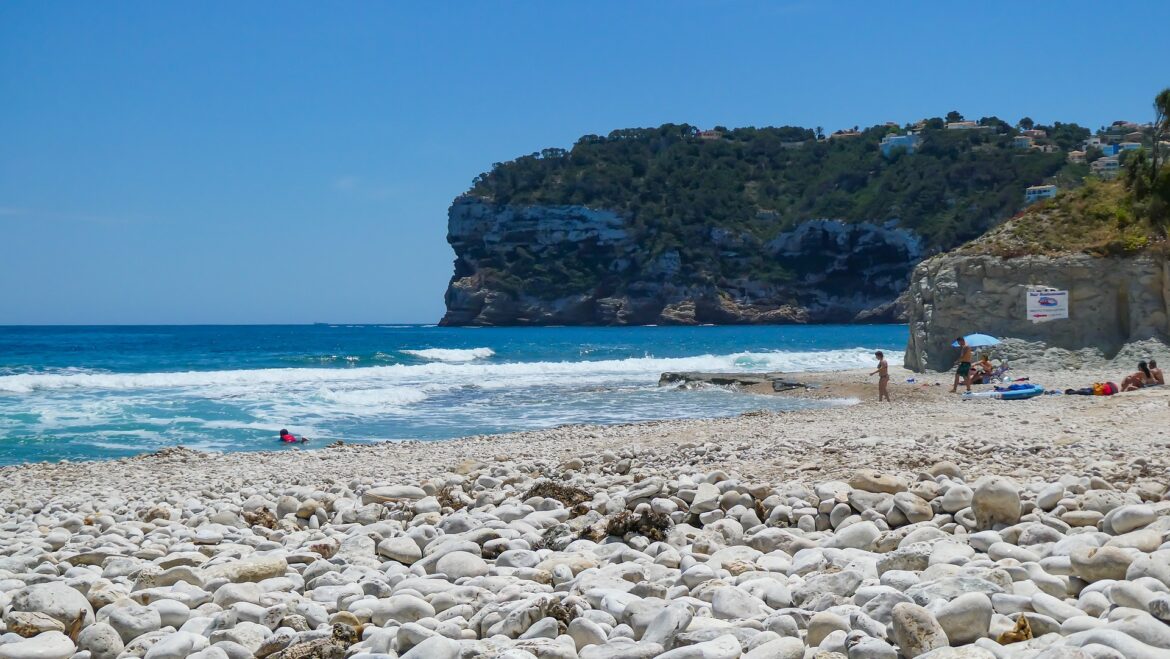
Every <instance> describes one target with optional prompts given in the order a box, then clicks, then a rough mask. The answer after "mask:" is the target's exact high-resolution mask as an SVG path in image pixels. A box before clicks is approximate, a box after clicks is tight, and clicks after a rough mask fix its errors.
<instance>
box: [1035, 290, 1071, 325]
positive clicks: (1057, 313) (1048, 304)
mask: <svg viewBox="0 0 1170 659" xmlns="http://www.w3.org/2000/svg"><path fill="white" fill-rule="evenodd" d="M1025 295H1027V308H1028V320H1030V321H1032V322H1033V323H1044V322H1047V321H1050V320H1061V319H1064V318H1068V291H1057V290H1044V291H1028V292H1027V293H1026V294H1025Z"/></svg>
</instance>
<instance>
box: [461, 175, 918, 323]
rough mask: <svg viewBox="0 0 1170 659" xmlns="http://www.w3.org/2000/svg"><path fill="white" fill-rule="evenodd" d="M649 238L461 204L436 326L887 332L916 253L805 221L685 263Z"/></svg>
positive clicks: (595, 221)
mask: <svg viewBox="0 0 1170 659" xmlns="http://www.w3.org/2000/svg"><path fill="white" fill-rule="evenodd" d="M653 237H654V236H653V234H652V232H651V233H650V234H649V235H648V234H647V232H646V231H645V230H642V231H639V230H638V229H636V228H635V227H632V226H630V224H629V222H628V220H627V218H625V217H624V216H623V215H622V214H620V213H618V212H614V211H608V210H601V209H591V208H586V207H583V206H540V205H508V204H493V203H491V202H489V201H486V200H484V199H481V198H478V197H475V196H470V195H467V196H463V197H460V198H459V199H456V200H455V202H454V203H453V204H452V206H451V208H450V211H449V215H448V236H447V241H448V242H449V243H450V244H451V247H452V248H453V249H454V250H455V255H456V259H455V274H454V276H453V277H452V278H451V283H450V285H449V286H448V289H447V293H446V296H445V301H446V305H447V313H446V315H445V316H444V317H443V319H442V321H441V322H442V324H443V325H551V324H566V325H626V324H651V323H657V324H698V323H717V324H746V323H805V322H852V321H857V322H862V321H864V322H892V321H894V320H897V319H898V317H899V315H900V313H901V307H900V306H899V304H898V302H897V300H898V297H899V295H900V294H901V293H902V292H903V290H904V286H905V282H906V281H907V279H908V276H909V274H910V271H911V269H912V268H913V266H914V264H915V263H917V262H918V261H919V260H920V259H921V258H922V252H923V248H922V244H921V240H920V239H919V238H918V237H917V236H916V235H915V234H914V233H912V232H910V231H906V230H904V229H901V228H898V227H897V226H896V225H895V224H894V223H885V224H881V225H878V224H874V223H869V222H852V223H844V222H838V221H833V220H812V221H808V222H804V223H801V224H799V225H797V226H796V227H795V228H794V229H793V230H791V231H788V232H785V233H781V234H779V235H777V236H776V237H774V238H773V239H771V240H769V241H767V242H761V241H759V240H758V239H757V238H755V236H754V235H752V234H751V233H750V232H746V231H744V232H735V231H731V230H727V229H723V228H712V229H710V230H709V232H708V235H707V244H706V245H703V246H702V247H703V252H702V253H704V254H707V255H709V256H707V257H705V258H702V259H693V260H688V259H687V258H686V257H684V256H683V254H684V253H691V254H694V253H696V250H694V249H691V250H685V249H684V250H680V249H679V248H677V247H672V246H670V245H669V244H667V245H656V246H652V245H651V244H648V242H650V243H652V242H653ZM648 238H649V240H648ZM761 259H763V260H764V261H765V262H766V265H768V266H773V265H774V266H778V268H767V269H761V268H760V266H759V264H760V260H761ZM752 268H756V270H755V272H762V273H763V274H760V275H758V276H753V270H752ZM777 269H779V270H781V271H782V272H783V273H784V276H780V277H778V276H776V275H775V272H776V270H777Z"/></svg>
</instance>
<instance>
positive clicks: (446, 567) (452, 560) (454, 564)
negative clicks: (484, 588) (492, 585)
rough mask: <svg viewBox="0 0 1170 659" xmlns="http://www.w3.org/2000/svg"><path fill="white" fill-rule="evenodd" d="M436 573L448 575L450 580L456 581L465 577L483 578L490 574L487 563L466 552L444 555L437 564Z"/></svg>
mask: <svg viewBox="0 0 1170 659" xmlns="http://www.w3.org/2000/svg"><path fill="white" fill-rule="evenodd" d="M435 571H436V572H441V573H443V574H445V575H447V578H448V579H451V580H455V579H461V578H463V577H481V576H483V575H485V574H487V573H488V564H487V561H485V560H483V559H482V558H480V557H479V556H476V555H475V554H472V553H471V552H466V551H453V552H448V553H446V554H444V555H443V556H442V557H441V558H439V561H438V563H436V564H435Z"/></svg>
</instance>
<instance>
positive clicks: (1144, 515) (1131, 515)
mask: <svg viewBox="0 0 1170 659" xmlns="http://www.w3.org/2000/svg"><path fill="white" fill-rule="evenodd" d="M1107 517H1108V520H1109V526H1110V527H1112V529H1113V532H1114V533H1115V534H1117V535H1121V534H1122V533H1129V532H1130V531H1133V530H1135V529H1140V528H1142V527H1143V526H1146V525H1148V524H1150V523H1152V522H1153V521H1154V520H1155V519H1156V515H1155V513H1154V508H1153V506H1149V505H1145V504H1141V505H1135V506H1122V507H1120V508H1117V509H1115V510H1113V511H1111V512H1110V513H1109V514H1108V515H1107Z"/></svg>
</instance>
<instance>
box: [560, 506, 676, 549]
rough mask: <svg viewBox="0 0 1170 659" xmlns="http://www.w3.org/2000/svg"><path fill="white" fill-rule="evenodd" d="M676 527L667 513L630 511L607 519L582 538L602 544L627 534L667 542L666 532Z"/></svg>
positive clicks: (624, 511) (589, 530)
mask: <svg viewBox="0 0 1170 659" xmlns="http://www.w3.org/2000/svg"><path fill="white" fill-rule="evenodd" d="M672 526H674V522H673V521H671V519H670V515H667V514H665V513H656V512H653V511H651V512H647V513H644V514H643V513H635V512H630V511H628V510H623V511H622V512H620V513H618V514H616V515H613V516H611V517H607V518H606V519H604V520H602V521H600V522H598V523H597V524H594V525H593V526H591V527H589V528H587V529H585V531H584V532H582V533H581V537H582V538H585V539H587V540H592V541H594V542H601V541H602V540H604V539H605V537H606V536H610V535H612V536H617V537H619V538H621V537H625V535H626V534H627V533H637V534H638V535H644V536H646V537H647V538H649V539H650V540H652V541H654V542H660V541H662V540H666V532H667V531H669V530H670V527H672Z"/></svg>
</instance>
